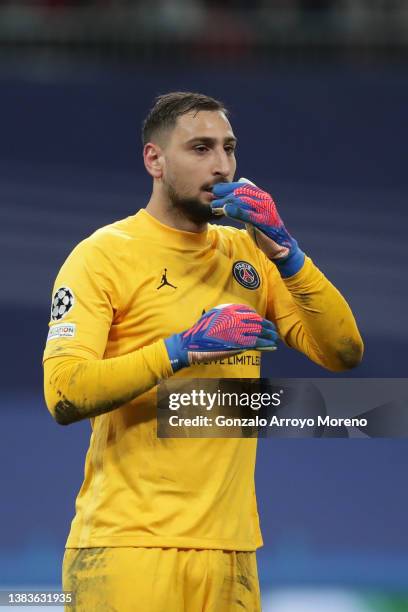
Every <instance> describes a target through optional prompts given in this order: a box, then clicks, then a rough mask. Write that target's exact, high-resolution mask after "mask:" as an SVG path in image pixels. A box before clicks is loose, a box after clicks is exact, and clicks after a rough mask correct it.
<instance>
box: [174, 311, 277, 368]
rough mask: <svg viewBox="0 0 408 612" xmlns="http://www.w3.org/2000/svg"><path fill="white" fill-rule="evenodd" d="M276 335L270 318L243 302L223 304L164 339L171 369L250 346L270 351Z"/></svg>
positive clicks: (219, 357) (272, 348) (274, 344)
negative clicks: (184, 329)
mask: <svg viewBox="0 0 408 612" xmlns="http://www.w3.org/2000/svg"><path fill="white" fill-rule="evenodd" d="M278 338H279V336H278V333H277V331H276V328H275V326H274V324H273V323H271V321H267V320H266V319H263V318H262V317H261V316H260V315H259V314H258V313H257V312H256V311H255V310H254V309H253V308H251V307H250V306H246V305H245V304H223V305H221V306H216V307H215V308H212V309H211V310H209V311H208V312H207V313H205V314H204V315H203V316H202V317H201V318H200V319H199V320H198V321H197V323H195V325H193V326H192V327H191V328H190V329H188V330H186V331H184V332H181V333H180V334H174V335H173V336H170V338H166V339H165V341H164V343H165V345H166V349H167V353H168V355H169V358H170V362H171V365H172V368H173V372H176V371H177V370H180V368H185V367H187V366H189V365H191V364H193V363H201V362H203V361H212V360H214V359H222V358H223V357H228V356H230V355H236V354H237V353H242V352H244V351H248V350H251V349H256V350H259V351H273V350H275V349H276V348H277V347H276V343H277V340H278Z"/></svg>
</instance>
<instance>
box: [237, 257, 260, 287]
mask: <svg viewBox="0 0 408 612" xmlns="http://www.w3.org/2000/svg"><path fill="white" fill-rule="evenodd" d="M232 274H233V275H234V278H235V280H236V281H237V282H238V283H239V284H240V285H242V286H243V287H245V288H246V289H258V287H259V285H260V283H261V281H260V278H259V274H258V272H257V271H256V270H255V268H254V266H253V265H252V264H250V263H248V262H247V261H236V262H235V263H234V265H233V266H232Z"/></svg>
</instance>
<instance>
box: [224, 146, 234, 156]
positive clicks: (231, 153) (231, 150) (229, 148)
mask: <svg viewBox="0 0 408 612" xmlns="http://www.w3.org/2000/svg"><path fill="white" fill-rule="evenodd" d="M224 150H225V152H226V153H228V155H233V154H234V153H235V147H231V146H229V147H224Z"/></svg>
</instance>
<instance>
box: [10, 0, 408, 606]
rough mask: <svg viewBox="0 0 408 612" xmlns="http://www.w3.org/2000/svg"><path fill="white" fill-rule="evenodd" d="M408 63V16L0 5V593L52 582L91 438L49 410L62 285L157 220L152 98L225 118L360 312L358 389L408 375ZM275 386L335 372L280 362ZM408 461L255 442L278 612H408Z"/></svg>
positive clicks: (269, 369)
mask: <svg viewBox="0 0 408 612" xmlns="http://www.w3.org/2000/svg"><path fill="white" fill-rule="evenodd" d="M407 68H408V3H407V1H406V0H371V1H370V0H269V1H268V0H252V1H251V2H249V1H245V0H228V1H227V0H226V1H224V2H220V1H218V2H217V1H215V0H150V1H147V0H141V1H140V2H136V1H130V0H128V1H124V0H122V1H119V0H118V1H114V0H111V1H109V0H100V1H97V0H94V1H93V2H92V1H80V0H78V1H77V2H70V3H68V2H64V1H63V0H49V1H47V2H40V1H35V0H32V1H31V2H24V1H4V0H3V2H1V3H0V126H1V130H0V202H1V206H0V270H1V276H2V279H3V281H2V291H1V298H0V313H1V321H3V323H2V327H3V333H2V351H3V353H2V354H3V359H2V368H1V369H0V372H1V373H0V376H1V389H2V393H1V424H2V432H3V437H2V444H1V446H0V471H1V484H2V496H1V504H0V543H1V548H0V588H1V589H6V588H13V589H19V588H20V589H22V588H24V587H31V588H41V589H43V588H45V587H46V586H48V587H50V586H51V587H55V588H59V580H60V564H61V559H62V555H63V546H64V542H65V538H66V535H67V530H68V527H69V522H70V520H71V518H72V516H73V511H74V498H75V494H76V492H77V490H78V487H79V486H80V484H81V480H82V473H83V461H84V454H85V451H86V448H87V442H88V437H89V426H88V424H87V423H80V424H77V425H75V426H71V427H69V428H60V427H58V426H57V425H55V424H54V423H53V421H52V419H51V417H50V416H49V415H48V413H47V410H46V408H45V405H44V402H43V399H42V382H41V380H42V379H41V354H42V350H43V346H44V341H45V337H46V332H47V322H48V313H49V303H50V297H51V296H50V293H51V287H52V282H53V279H54V276H55V274H56V271H57V269H58V268H59V266H60V265H61V263H62V262H63V260H64V259H65V257H66V256H67V254H68V253H69V251H70V250H71V249H72V247H73V246H74V245H75V244H76V243H77V242H78V241H79V240H81V239H82V238H84V237H85V236H87V235H88V234H89V233H90V232H92V231H93V230H94V229H96V228H97V227H99V226H101V225H104V224H106V223H109V222H111V221H113V220H115V219H118V218H121V217H123V216H127V215H129V214H133V212H135V211H136V210H137V209H139V208H140V207H142V206H144V205H145V203H146V201H147V198H148V195H149V187H150V182H149V179H148V177H147V175H146V174H145V172H144V169H143V165H142V160H141V155H140V153H141V146H140V137H139V130H140V122H141V120H142V118H143V117H144V115H145V113H146V111H147V109H148V107H149V105H150V104H151V101H152V98H153V97H154V96H156V95H157V94H159V93H164V92H166V91H169V90H176V89H185V90H198V91H203V92H205V93H208V94H210V95H213V96H215V97H218V98H221V99H222V100H224V102H225V103H226V104H227V106H229V107H230V108H231V111H232V113H231V118H232V122H233V125H234V128H235V131H236V133H237V135H238V137H239V150H238V162H239V168H238V173H239V175H244V176H247V177H248V178H250V179H253V180H255V181H256V182H257V183H258V184H260V185H262V186H263V187H265V188H267V189H268V190H270V191H271V192H272V193H273V194H274V196H275V198H276V199H277V201H278V203H279V206H280V210H281V211H282V215H283V217H284V219H285V220H286V224H287V226H288V227H289V229H290V230H291V231H292V233H293V234H294V235H295V236H296V237H297V238H298V239H299V242H300V243H301V246H302V247H303V248H304V249H305V250H306V251H307V252H308V253H310V254H311V255H312V257H313V258H314V260H315V261H316V262H317V263H318V265H319V266H320V267H321V269H322V270H323V271H324V272H326V273H327V275H328V276H329V278H330V279H331V280H333V282H334V283H335V284H336V285H337V286H338V287H339V288H340V289H341V290H342V291H343V293H344V294H345V296H346V297H347V298H348V300H349V302H350V303H351V306H352V308H353V309H354V311H355V313H356V316H357V319H358V321H359V324H360V327H361V330H362V333H363V336H364V339H365V343H366V355H365V359H364V363H363V364H362V366H361V367H360V368H359V369H358V370H357V371H356V372H352V373H350V374H345V375H344V376H350V375H351V376H360V377H405V376H406V363H407V358H406V355H407V349H408V331H407V325H406V321H407V315H406V313H407V310H408V289H407V272H406V271H407V265H408V255H407V248H406V236H407V216H408V213H407V194H408V173H407V136H408V133H407V132H408V130H407V108H408V80H407V75H408V73H407ZM263 374H264V376H269V377H272V376H292V377H302V376H324V375H326V374H325V373H324V372H323V371H320V370H319V369H318V368H317V367H315V366H313V365H312V364H310V363H308V362H307V361H306V360H305V359H304V358H302V357H301V356H300V355H297V354H294V353H293V352H292V351H289V350H288V349H285V348H283V347H282V348H281V349H280V350H279V351H278V353H277V354H274V355H272V356H271V357H270V358H269V359H268V360H267V361H266V362H265V363H264V367H263ZM407 459H408V446H407V442H406V441H405V440H303V441H302V440H297V441H294V440H286V441H285V440H276V439H275V440H273V441H272V440H262V441H261V442H260V448H259V458H258V469H257V491H258V496H259V506H260V513H261V521H262V527H263V533H264V539H265V547H264V548H263V549H262V550H261V551H260V552H259V570H260V578H261V584H262V589H263V594H264V610H266V611H269V610H271V611H272V612H326V611H328V610H330V611H332V612H370V611H384V612H386V611H390V612H391V611H395V612H402V611H404V610H408V597H407V593H408V534H407V529H406V522H407V510H408V495H407V483H406V463H407ZM48 609H49V608H48Z"/></svg>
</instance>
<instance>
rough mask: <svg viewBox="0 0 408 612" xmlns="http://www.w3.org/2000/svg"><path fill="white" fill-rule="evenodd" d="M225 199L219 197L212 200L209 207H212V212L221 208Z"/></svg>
mask: <svg viewBox="0 0 408 612" xmlns="http://www.w3.org/2000/svg"><path fill="white" fill-rule="evenodd" d="M226 201H227V198H219V199H217V200H213V201H212V202H211V204H210V206H211V208H212V209H213V212H214V213H215V212H216V210H217V209H223V208H224V205H225V203H226ZM214 209H215V210H214Z"/></svg>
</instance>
